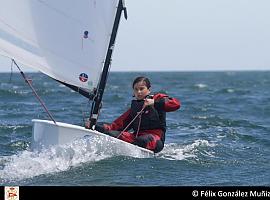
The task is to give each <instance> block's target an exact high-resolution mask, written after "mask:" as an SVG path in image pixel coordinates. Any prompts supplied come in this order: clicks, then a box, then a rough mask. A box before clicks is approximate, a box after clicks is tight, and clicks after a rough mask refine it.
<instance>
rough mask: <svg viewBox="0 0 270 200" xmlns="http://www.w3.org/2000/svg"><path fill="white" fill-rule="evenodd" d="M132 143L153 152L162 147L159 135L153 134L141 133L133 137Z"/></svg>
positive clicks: (158, 150)
mask: <svg viewBox="0 0 270 200" xmlns="http://www.w3.org/2000/svg"><path fill="white" fill-rule="evenodd" d="M133 144H135V145H138V146H140V147H143V148H146V149H149V150H152V151H154V152H155V153H157V152H160V151H161V150H162V149H163V147H164V143H163V142H162V141H161V139H160V137H159V136H158V135H154V134H144V135H141V136H139V137H137V138H136V139H135V142H134V143H133Z"/></svg>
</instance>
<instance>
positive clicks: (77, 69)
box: [0, 0, 119, 90]
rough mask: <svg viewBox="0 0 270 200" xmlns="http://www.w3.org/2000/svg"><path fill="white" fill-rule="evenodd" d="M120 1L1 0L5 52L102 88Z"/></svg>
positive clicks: (0, 46) (0, 42) (0, 39)
mask: <svg viewBox="0 0 270 200" xmlns="http://www.w3.org/2000/svg"><path fill="white" fill-rule="evenodd" d="M118 3H119V0H79V1H74V0H1V6H0V52H1V51H2V52H4V54H5V55H6V56H8V57H10V58H11V59H14V60H15V61H17V62H20V63H22V64H24V65H26V66H30V67H32V68H34V69H37V70H39V71H41V72H42V73H44V74H46V75H48V76H50V77H52V78H54V79H56V80H59V81H62V82H64V83H67V84H70V85H74V86H77V87H80V88H84V89H88V90H92V89H93V88H94V87H96V86H97V84H98V81H99V77H100V74H101V72H102V67H103V63H104V60H105V56H106V52H107V49H108V45H109V41H110V36H111V33H112V27H113V23H114V19H115V15H116V11H117V6H118Z"/></svg>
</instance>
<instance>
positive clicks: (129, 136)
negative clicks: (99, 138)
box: [119, 131, 135, 143]
mask: <svg viewBox="0 0 270 200" xmlns="http://www.w3.org/2000/svg"><path fill="white" fill-rule="evenodd" d="M119 139H120V140H124V141H125V142H128V143H133V142H134V141H135V136H134V134H133V133H130V132H127V131H125V132H122V133H121V135H120V136H119Z"/></svg>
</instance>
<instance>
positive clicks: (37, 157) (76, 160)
mask: <svg viewBox="0 0 270 200" xmlns="http://www.w3.org/2000/svg"><path fill="white" fill-rule="evenodd" d="M113 156H131V157H135V158H145V157H148V156H147V155H146V154H142V153H141V151H139V150H138V151H136V150H134V148H133V149H128V148H127V147H125V148H121V147H120V148H119V146H117V145H115V144H113V141H108V140H106V138H104V140H103V139H101V138H93V137H89V138H88V137H85V138H81V139H78V140H75V141H74V142H72V143H67V144H64V145H59V146H51V147H49V148H43V149H41V150H39V151H30V150H24V151H20V152H19V153H18V154H16V155H12V156H5V157H1V158H0V183H5V182H12V181H20V180H23V179H27V178H32V177H35V176H39V175H43V174H49V173H57V172H61V171H67V170H69V169H70V168H71V167H77V166H80V165H82V164H84V163H88V162H97V161H100V160H103V159H106V158H110V157H113Z"/></svg>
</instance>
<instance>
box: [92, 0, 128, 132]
mask: <svg viewBox="0 0 270 200" xmlns="http://www.w3.org/2000/svg"><path fill="white" fill-rule="evenodd" d="M123 1H124V0H120V1H119V3H118V7H117V11H116V16H115V21H114V24H113V29H112V34H111V38H110V43H109V46H108V50H107V54H106V58H105V63H104V67H103V71H102V74H101V77H100V81H99V85H98V89H97V91H96V96H95V97H94V99H93V106H92V110H91V115H90V128H91V129H95V125H96V122H97V118H98V114H99V110H100V107H101V101H102V97H103V93H104V90H105V86H106V82H107V77H108V71H109V67H110V64H111V57H112V52H113V48H114V44H115V39H116V34H117V30H118V27H119V23H120V18H121V14H122V11H124V12H125V17H126V16H127V15H126V8H125V7H124V2H123Z"/></svg>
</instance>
